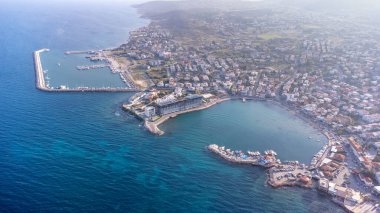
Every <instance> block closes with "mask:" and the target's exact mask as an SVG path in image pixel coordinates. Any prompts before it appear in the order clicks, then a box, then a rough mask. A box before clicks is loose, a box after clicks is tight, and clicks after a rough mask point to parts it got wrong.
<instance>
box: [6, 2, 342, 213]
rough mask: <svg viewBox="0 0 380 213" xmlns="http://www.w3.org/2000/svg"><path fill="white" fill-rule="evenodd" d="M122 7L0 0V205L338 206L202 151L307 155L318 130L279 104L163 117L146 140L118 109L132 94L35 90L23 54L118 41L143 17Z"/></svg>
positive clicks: (115, 208)
mask: <svg viewBox="0 0 380 213" xmlns="http://www.w3.org/2000/svg"><path fill="white" fill-rule="evenodd" d="M126 5H127V4H120V3H118V4H106V3H103V4H100V3H91V4H90V3H89V2H87V3H83V4H82V5H81V4H77V3H72V2H70V1H69V2H66V4H60V3H54V4H53V3H49V4H47V5H46V4H41V3H38V2H34V3H33V4H32V3H25V2H21V1H16V2H14V3H7V2H3V3H2V7H0V29H1V31H0V33H1V35H0V49H1V51H0V58H1V60H0V79H1V81H0V120H1V124H0V150H1V155H0V212H83V211H84V212H105V211H110V212H179V211H180V212H189V211H190V212H337V211H338V210H339V209H338V207H337V206H336V205H334V204H332V203H331V202H330V201H329V200H328V198H326V197H325V196H324V195H322V194H319V193H318V192H315V191H309V190H303V189H297V188H285V189H272V188H270V187H268V186H266V185H265V178H266V176H265V172H264V171H263V170H262V169H258V168H253V167H250V166H237V165H232V164H229V163H226V162H224V161H222V160H221V159H219V158H217V157H216V156H214V155H212V154H211V153H209V152H208V151H207V150H205V146H206V145H208V144H210V143H217V144H221V145H226V146H228V147H230V148H233V149H243V150H247V149H250V150H260V151H263V150H265V149H269V148H272V149H275V150H276V151H277V152H278V154H279V156H280V158H281V159H283V160H300V161H302V162H309V161H310V159H311V157H312V155H313V154H314V153H315V152H316V151H317V150H318V149H319V148H320V147H321V146H322V143H321V142H317V141H316V140H317V139H318V138H319V139H321V140H322V141H323V140H324V138H323V137H322V136H321V135H318V133H317V132H316V131H315V130H313V129H312V128H311V127H309V126H307V125H306V124H305V123H303V122H302V121H300V120H298V119H296V118H295V117H294V116H292V115H291V114H290V113H288V112H287V111H286V110H284V109H282V108H279V107H276V106H272V105H269V104H267V103H253V102H249V103H241V102H226V103H223V104H221V105H218V106H215V107H213V108H210V109H208V110H205V111H201V112H195V113H191V114H187V115H183V116H179V117H178V118H176V119H173V120H170V121H169V122H167V123H165V124H164V125H163V126H162V129H164V130H165V131H166V132H167V134H166V135H164V136H162V137H157V136H153V135H150V134H149V133H147V132H146V131H144V130H143V129H142V128H141V127H139V124H140V123H139V122H138V121H136V120H135V119H134V118H132V117H130V116H128V115H126V114H125V113H123V112H120V110H119V109H120V104H121V103H122V102H123V101H125V100H126V99H128V97H129V96H130V95H131V94H109V93H101V94H86V93H76V94H51V93H44V92H41V91H38V90H36V89H35V84H34V82H35V80H34V68H33V60H32V52H33V51H34V50H37V49H39V48H42V47H48V48H51V49H54V50H56V51H57V52H62V51H65V50H68V49H69V50H70V49H97V48H106V47H110V46H117V44H119V43H121V42H123V41H125V40H127V38H128V31H129V30H131V29H133V28H136V27H138V26H141V25H143V24H145V23H147V21H146V20H141V19H139V18H138V15H137V14H136V12H135V11H134V10H133V9H132V8H130V7H129V6H126ZM44 63H49V62H44ZM115 112H118V113H120V116H117V115H118V113H115ZM308 136H313V139H312V140H309V139H308Z"/></svg>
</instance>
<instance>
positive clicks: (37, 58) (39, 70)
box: [33, 48, 141, 92]
mask: <svg viewBox="0 0 380 213" xmlns="http://www.w3.org/2000/svg"><path fill="white" fill-rule="evenodd" d="M47 51H50V50H49V49H47V48H44V49H40V50H37V51H35V52H34V53H33V58H34V69H35V72H36V88H37V89H39V90H41V91H45V92H140V91H141V90H140V89H138V88H135V87H100V88H99V87H75V88H69V87H67V86H65V85H61V86H59V87H55V88H54V87H49V86H47V85H46V82H45V76H44V70H43V66H42V62H41V53H43V52H47ZM78 52H83V51H77V52H74V51H73V52H66V54H79V53H78ZM86 52H93V51H86ZM95 66H96V65H95Z"/></svg>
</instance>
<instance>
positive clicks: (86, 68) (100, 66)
mask: <svg viewBox="0 0 380 213" xmlns="http://www.w3.org/2000/svg"><path fill="white" fill-rule="evenodd" d="M105 67H110V65H108V64H95V65H89V66H77V67H76V68H77V70H94V69H101V68H105Z"/></svg>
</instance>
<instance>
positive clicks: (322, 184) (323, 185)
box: [318, 178, 329, 192]
mask: <svg viewBox="0 0 380 213" xmlns="http://www.w3.org/2000/svg"><path fill="white" fill-rule="evenodd" d="M318 184H319V186H318V187H319V189H320V190H321V191H324V192H328V191H329V180H328V179H326V178H321V179H319V182H318Z"/></svg>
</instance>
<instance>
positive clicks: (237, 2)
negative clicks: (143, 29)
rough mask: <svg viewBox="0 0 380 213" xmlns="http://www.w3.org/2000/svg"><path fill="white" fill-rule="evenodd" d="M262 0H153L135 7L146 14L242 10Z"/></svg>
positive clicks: (253, 6)
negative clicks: (195, 10) (249, 0)
mask: <svg viewBox="0 0 380 213" xmlns="http://www.w3.org/2000/svg"><path fill="white" fill-rule="evenodd" d="M260 4H261V2H248V1H241V0H185V1H152V2H147V3H143V4H139V5H135V7H136V8H137V9H138V10H139V11H140V12H141V13H142V14H143V15H144V16H149V17H152V16H155V15H159V14H163V13H168V12H171V11H181V10H182V11H183V10H191V9H199V10H207V9H213V10H241V9H253V8H255V7H256V6H258V5H260Z"/></svg>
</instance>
